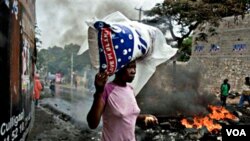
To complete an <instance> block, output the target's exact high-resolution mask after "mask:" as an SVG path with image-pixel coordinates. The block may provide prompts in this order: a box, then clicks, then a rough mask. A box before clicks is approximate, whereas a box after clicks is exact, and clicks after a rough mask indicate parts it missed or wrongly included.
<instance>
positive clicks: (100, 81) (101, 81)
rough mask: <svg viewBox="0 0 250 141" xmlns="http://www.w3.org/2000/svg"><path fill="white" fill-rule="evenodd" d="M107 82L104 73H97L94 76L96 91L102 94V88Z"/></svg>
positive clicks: (106, 75) (106, 74)
mask: <svg viewBox="0 0 250 141" xmlns="http://www.w3.org/2000/svg"><path fill="white" fill-rule="evenodd" d="M107 81H108V73H107V72H106V71H105V72H99V73H97V74H96V76H95V88H96V91H98V92H102V91H103V90H104V86H105V84H106V82H107Z"/></svg>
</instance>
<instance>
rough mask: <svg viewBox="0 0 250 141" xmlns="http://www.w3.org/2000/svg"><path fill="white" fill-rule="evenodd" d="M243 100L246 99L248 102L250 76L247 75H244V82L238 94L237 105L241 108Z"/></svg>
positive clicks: (249, 97)
mask: <svg viewBox="0 0 250 141" xmlns="http://www.w3.org/2000/svg"><path fill="white" fill-rule="evenodd" d="M245 101H248V103H249V104H250V78H249V77H245V83H244V85H243V86H242V93H241V96H240V101H239V104H238V107H239V108H242V107H243V104H244V102H245Z"/></svg>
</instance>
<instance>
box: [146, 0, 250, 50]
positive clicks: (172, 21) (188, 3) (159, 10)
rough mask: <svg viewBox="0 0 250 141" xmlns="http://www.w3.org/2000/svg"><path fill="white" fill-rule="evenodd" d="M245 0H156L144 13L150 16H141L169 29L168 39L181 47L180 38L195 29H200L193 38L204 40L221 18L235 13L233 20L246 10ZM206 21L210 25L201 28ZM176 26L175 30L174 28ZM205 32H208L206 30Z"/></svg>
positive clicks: (185, 36) (246, 2)
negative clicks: (160, 1) (206, 28)
mask: <svg viewBox="0 0 250 141" xmlns="http://www.w3.org/2000/svg"><path fill="white" fill-rule="evenodd" d="M249 8H250V1H249V0H165V1H164V2H163V3H158V4H156V5H155V7H154V8H152V9H151V10H148V11H145V13H144V14H146V15H148V16H151V18H150V19H149V18H148V19H145V20H143V22H144V23H146V24H150V25H153V26H157V27H158V28H160V29H161V30H162V31H163V33H166V32H168V33H170V34H171V38H169V39H168V38H167V39H166V41H167V42H168V43H171V42H177V47H178V48H182V45H183V41H184V39H186V38H187V37H189V36H190V35H191V34H192V33H193V31H194V30H195V29H199V30H200V31H201V32H202V33H201V34H200V36H198V38H197V39H195V41H197V40H203V41H206V40H207V38H208V37H209V36H213V35H216V34H217V32H216V30H215V29H216V28H215V27H218V26H219V23H220V21H221V19H222V18H224V17H227V16H235V20H238V19H239V18H240V17H241V18H244V15H245V14H246V13H248V12H249ZM206 24H209V25H210V26H211V28H210V29H209V30H208V31H204V30H205V27H206ZM176 27H178V29H179V30H178V33H177V34H176V32H174V31H175V30H176ZM207 32H209V34H207Z"/></svg>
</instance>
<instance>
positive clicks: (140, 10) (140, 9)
mask: <svg viewBox="0 0 250 141" xmlns="http://www.w3.org/2000/svg"><path fill="white" fill-rule="evenodd" d="M135 10H138V11H139V20H138V21H139V22H141V14H142V12H143V10H142V7H140V8H139V9H138V8H135Z"/></svg>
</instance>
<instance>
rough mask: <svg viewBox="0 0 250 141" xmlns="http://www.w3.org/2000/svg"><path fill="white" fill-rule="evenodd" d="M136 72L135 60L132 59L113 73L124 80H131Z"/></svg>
mask: <svg viewBox="0 0 250 141" xmlns="http://www.w3.org/2000/svg"><path fill="white" fill-rule="evenodd" d="M135 74H136V62H135V61H132V62H130V63H129V64H127V65H126V66H125V67H123V68H122V69H121V70H119V71H118V72H117V73H116V74H115V75H116V77H118V78H119V79H120V80H122V81H124V82H132V81H133V80H134V77H135Z"/></svg>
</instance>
